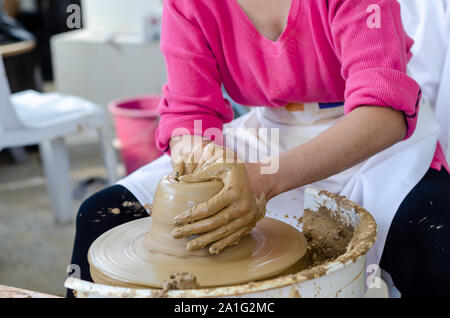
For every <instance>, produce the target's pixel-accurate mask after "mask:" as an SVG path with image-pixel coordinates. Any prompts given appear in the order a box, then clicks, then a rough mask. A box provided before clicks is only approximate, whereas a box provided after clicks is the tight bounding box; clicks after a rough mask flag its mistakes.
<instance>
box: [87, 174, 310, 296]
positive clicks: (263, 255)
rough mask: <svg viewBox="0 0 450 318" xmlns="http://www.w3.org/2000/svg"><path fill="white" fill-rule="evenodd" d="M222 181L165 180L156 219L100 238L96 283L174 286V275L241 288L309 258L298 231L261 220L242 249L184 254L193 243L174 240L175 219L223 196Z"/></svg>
mask: <svg viewBox="0 0 450 318" xmlns="http://www.w3.org/2000/svg"><path fill="white" fill-rule="evenodd" d="M222 188H223V184H222V183H221V182H218V181H209V182H201V183H192V184H189V183H187V184H184V183H180V182H178V181H176V180H175V179H172V178H164V179H163V180H162V181H161V182H160V184H159V186H158V189H157V191H156V194H155V201H154V203H153V206H152V217H151V218H143V219H139V220H136V221H132V222H129V223H126V224H123V225H121V226H118V227H116V228H114V229H112V230H110V231H108V232H106V233H105V234H103V235H102V236H100V237H99V238H98V239H97V240H96V241H95V242H94V243H93V245H92V246H91V248H90V250H89V254H88V259H89V262H90V265H91V276H92V278H93V279H94V281H95V282H96V283H101V284H105V285H113V286H122V287H135V288H145V287H156V288H163V287H164V286H165V285H166V287H168V284H174V285H175V287H177V288H180V287H183V286H184V285H183V284H180V283H175V282H173V281H172V282H170V281H169V283H167V281H166V280H167V278H168V277H169V276H170V275H171V273H172V272H179V273H186V272H187V273H190V274H191V275H193V276H195V277H196V278H197V282H198V285H199V286H200V287H217V286H228V285H233V284H240V283H245V282H249V281H258V280H261V279H265V278H269V277H274V276H276V275H278V274H280V273H282V272H284V271H285V270H288V269H289V268H291V267H292V266H294V265H295V264H296V263H297V262H298V261H299V260H300V259H301V258H302V257H303V255H305V253H306V249H307V248H306V245H307V242H306V239H305V237H304V236H303V234H302V233H301V232H299V231H298V230H297V229H295V228H294V227H292V226H290V225H288V224H286V223H284V222H281V221H278V220H275V219H271V218H264V219H262V220H261V221H260V222H259V223H258V224H257V225H256V227H255V228H253V230H252V231H251V233H250V234H249V235H246V236H244V237H243V238H242V239H241V240H240V241H239V243H238V244H236V245H234V246H231V247H228V248H226V249H225V250H224V251H222V252H221V253H220V254H218V255H211V254H210V253H209V251H208V249H207V247H206V248H202V249H199V250H195V251H190V250H188V249H186V245H187V244H188V242H189V241H190V239H189V238H181V239H174V238H173V237H172V232H173V230H174V229H175V225H174V224H173V219H174V218H175V217H176V216H177V215H178V214H179V213H181V212H182V211H186V210H189V208H191V207H193V206H194V205H195V204H198V203H200V202H204V201H206V200H208V199H209V198H211V197H212V196H214V195H215V194H217V193H219V191H221V190H222Z"/></svg>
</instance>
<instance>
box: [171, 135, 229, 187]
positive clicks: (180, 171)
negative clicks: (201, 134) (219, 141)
mask: <svg viewBox="0 0 450 318" xmlns="http://www.w3.org/2000/svg"><path fill="white" fill-rule="evenodd" d="M236 161H237V160H236V155H235V153H234V152H232V151H231V150H229V149H227V148H223V147H221V146H219V145H216V144H215V143H213V142H211V141H204V140H203V141H202V142H199V141H198V140H197V143H195V145H194V146H193V147H192V150H191V151H189V152H187V153H184V154H181V155H178V158H177V159H176V161H175V164H174V169H173V175H174V177H175V178H176V179H178V178H179V177H181V176H183V175H189V174H193V173H196V172H199V171H200V170H201V169H204V168H205V167H207V166H210V165H212V164H214V163H224V162H236Z"/></svg>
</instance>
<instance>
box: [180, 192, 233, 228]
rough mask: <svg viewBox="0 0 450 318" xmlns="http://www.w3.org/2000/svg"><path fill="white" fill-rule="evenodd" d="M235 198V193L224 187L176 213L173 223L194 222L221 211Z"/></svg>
mask: <svg viewBox="0 0 450 318" xmlns="http://www.w3.org/2000/svg"><path fill="white" fill-rule="evenodd" d="M236 198H237V193H235V192H234V191H231V190H230V188H228V187H224V188H222V190H220V192H219V193H217V194H216V195H215V196H213V197H212V198H211V199H209V200H208V201H205V202H202V203H200V204H197V205H195V206H193V207H192V208H190V209H189V210H187V211H184V212H182V213H180V214H178V215H177V216H176V217H175V218H174V219H173V223H174V225H176V226H181V225H185V224H187V223H191V222H195V221H198V220H202V219H205V218H207V217H210V216H212V215H214V214H216V213H217V212H219V211H221V210H222V209H224V208H225V207H227V206H229V205H230V204H231V203H232V202H233V201H234V200H236Z"/></svg>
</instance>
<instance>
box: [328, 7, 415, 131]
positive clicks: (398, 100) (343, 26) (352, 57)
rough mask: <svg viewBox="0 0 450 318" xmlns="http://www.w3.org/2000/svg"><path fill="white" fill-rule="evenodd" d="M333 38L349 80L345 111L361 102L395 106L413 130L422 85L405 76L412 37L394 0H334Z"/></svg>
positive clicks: (331, 19)
mask: <svg viewBox="0 0 450 318" xmlns="http://www.w3.org/2000/svg"><path fill="white" fill-rule="evenodd" d="M329 4H330V6H329V19H330V28H331V35H332V41H333V44H334V47H335V50H336V54H337V56H338V58H339V59H340V61H341V65H342V70H341V72H342V76H343V78H344V80H345V81H346V88H345V106H344V108H345V112H346V113H349V112H351V111H352V110H353V109H355V108H357V107H359V106H364V105H367V106H381V107H391V108H393V109H395V110H398V111H401V112H403V113H404V115H405V120H406V123H407V133H406V136H405V139H407V138H409V137H410V136H411V135H412V134H413V133H414V130H415V127H416V123H417V115H418V110H419V102H420V99H421V89H420V87H419V85H418V84H417V82H416V81H414V80H413V79H412V78H411V77H409V76H408V75H407V71H406V65H407V63H408V60H409V58H410V57H411V53H410V48H411V46H412V44H413V41H412V39H411V38H409V37H408V35H407V34H406V33H405V31H404V30H403V26H402V21H401V15H400V5H399V4H398V2H397V1H396V0H358V1H354V0H330V1H329Z"/></svg>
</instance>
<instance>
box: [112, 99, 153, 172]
mask: <svg viewBox="0 0 450 318" xmlns="http://www.w3.org/2000/svg"><path fill="white" fill-rule="evenodd" d="M160 101H161V96H160V95H149V96H139V97H135V98H130V99H122V100H117V101H113V102H111V103H110V104H109V111H110V112H111V114H113V115H114V120H115V123H116V131H117V137H118V138H119V140H120V152H121V156H122V160H123V163H124V164H125V167H126V170H127V174H131V173H133V172H134V171H136V170H137V169H139V168H140V167H142V166H145V165H146V164H148V163H150V162H152V161H153V160H155V159H157V158H159V157H160V156H161V155H162V152H161V151H159V150H158V149H157V148H156V143H155V131H156V128H157V126H158V122H159V116H158V112H157V107H158V105H159V102H160Z"/></svg>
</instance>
